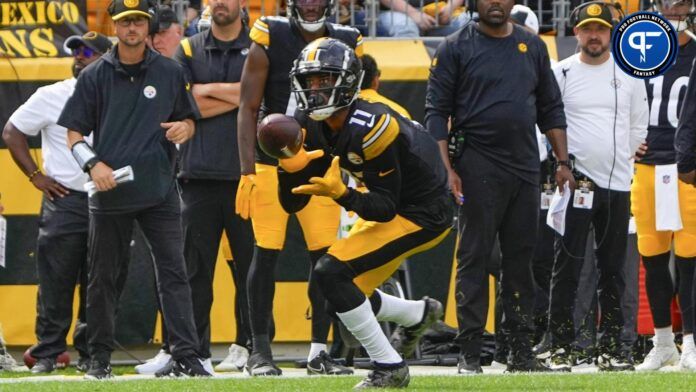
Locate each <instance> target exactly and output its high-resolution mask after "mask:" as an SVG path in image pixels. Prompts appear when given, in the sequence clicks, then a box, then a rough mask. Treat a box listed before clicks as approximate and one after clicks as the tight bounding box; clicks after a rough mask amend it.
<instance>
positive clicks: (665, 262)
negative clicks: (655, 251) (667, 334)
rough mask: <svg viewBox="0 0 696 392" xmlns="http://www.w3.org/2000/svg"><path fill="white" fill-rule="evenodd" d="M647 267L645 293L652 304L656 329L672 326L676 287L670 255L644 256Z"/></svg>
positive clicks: (644, 263)
mask: <svg viewBox="0 0 696 392" xmlns="http://www.w3.org/2000/svg"><path fill="white" fill-rule="evenodd" d="M643 266H644V267H645V291H646V293H647V295H648V302H649V303H650V311H651V313H652V316H653V323H654V324H655V328H664V327H668V326H670V325H672V312H671V306H672V297H674V286H673V284H672V275H670V273H669V253H663V254H660V255H656V256H643Z"/></svg>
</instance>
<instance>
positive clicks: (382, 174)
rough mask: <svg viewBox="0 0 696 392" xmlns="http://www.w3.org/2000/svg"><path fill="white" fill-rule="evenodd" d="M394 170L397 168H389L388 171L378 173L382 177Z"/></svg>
mask: <svg viewBox="0 0 696 392" xmlns="http://www.w3.org/2000/svg"><path fill="white" fill-rule="evenodd" d="M394 170H396V169H391V170H387V171H383V172H379V174H378V175H379V176H380V177H384V176H387V175H389V173H391V172H393V171H394Z"/></svg>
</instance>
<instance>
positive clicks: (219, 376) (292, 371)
mask: <svg viewBox="0 0 696 392" xmlns="http://www.w3.org/2000/svg"><path fill="white" fill-rule="evenodd" d="M281 369H282V370H283V375H282V376H280V378H309V377H319V376H309V375H307V371H306V370H305V369H298V368H281ZM409 370H410V372H411V376H415V377H418V376H450V377H457V376H458V375H457V368H456V367H455V366H410V367H409ZM504 371H505V369H504V368H502V367H491V366H485V367H483V375H476V376H460V377H487V376H488V377H492V376H502V375H504ZM660 371H661V372H679V371H681V369H680V368H679V366H667V367H664V368H662V369H661V370H660ZM367 372H368V370H366V369H355V375H354V376H359V377H364V376H366V375H367ZM598 372H599V371H598V369H597V368H596V367H595V366H591V367H586V368H581V369H575V370H574V371H573V372H572V373H555V374H554V376H555V375H558V376H565V375H570V374H592V373H598ZM629 373H630V372H629ZM535 374H539V375H544V374H545V375H549V374H548V373H535ZM321 377H351V376H321ZM245 378H251V376H249V375H247V374H246V373H241V372H230V373H221V372H216V373H215V376H214V377H212V379H213V380H225V379H245ZM154 379H156V377H155V376H150V375H141V374H127V375H123V376H115V377H114V378H112V379H110V380H107V381H103V382H107V383H108V382H127V381H139V380H154ZM165 379H167V378H165ZM49 381H61V382H95V381H90V380H85V379H84V378H83V376H82V375H75V376H65V375H60V376H35V377H32V376H29V377H20V378H0V385H2V384H19V383H32V382H49Z"/></svg>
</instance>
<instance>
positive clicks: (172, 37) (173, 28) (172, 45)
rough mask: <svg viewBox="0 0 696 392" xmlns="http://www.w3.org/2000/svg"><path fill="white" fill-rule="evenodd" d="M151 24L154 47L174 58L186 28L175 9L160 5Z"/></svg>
mask: <svg viewBox="0 0 696 392" xmlns="http://www.w3.org/2000/svg"><path fill="white" fill-rule="evenodd" d="M155 12H156V14H155V15H156V17H155V20H154V21H153V24H152V26H151V33H152V34H151V35H152V48H153V49H155V50H156V51H158V52H159V53H160V54H161V55H162V56H165V57H169V58H172V57H174V53H176V49H177V48H178V47H179V42H180V41H181V37H183V35H184V28H183V27H182V26H181V23H179V18H178V17H177V16H176V13H175V12H174V10H172V9H171V7H169V6H166V5H161V6H158V7H157V9H156V11H155Z"/></svg>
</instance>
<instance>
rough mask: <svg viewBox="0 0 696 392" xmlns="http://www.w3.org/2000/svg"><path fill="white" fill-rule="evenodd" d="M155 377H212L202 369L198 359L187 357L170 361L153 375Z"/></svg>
mask: <svg viewBox="0 0 696 392" xmlns="http://www.w3.org/2000/svg"><path fill="white" fill-rule="evenodd" d="M155 377H212V375H211V374H210V373H208V372H207V371H206V370H205V369H204V368H203V363H201V360H200V359H199V358H198V357H196V356H189V357H184V358H180V359H177V360H174V359H172V360H171V361H169V363H168V364H167V365H166V366H165V367H164V368H162V370H160V371H158V372H157V373H155Z"/></svg>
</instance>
